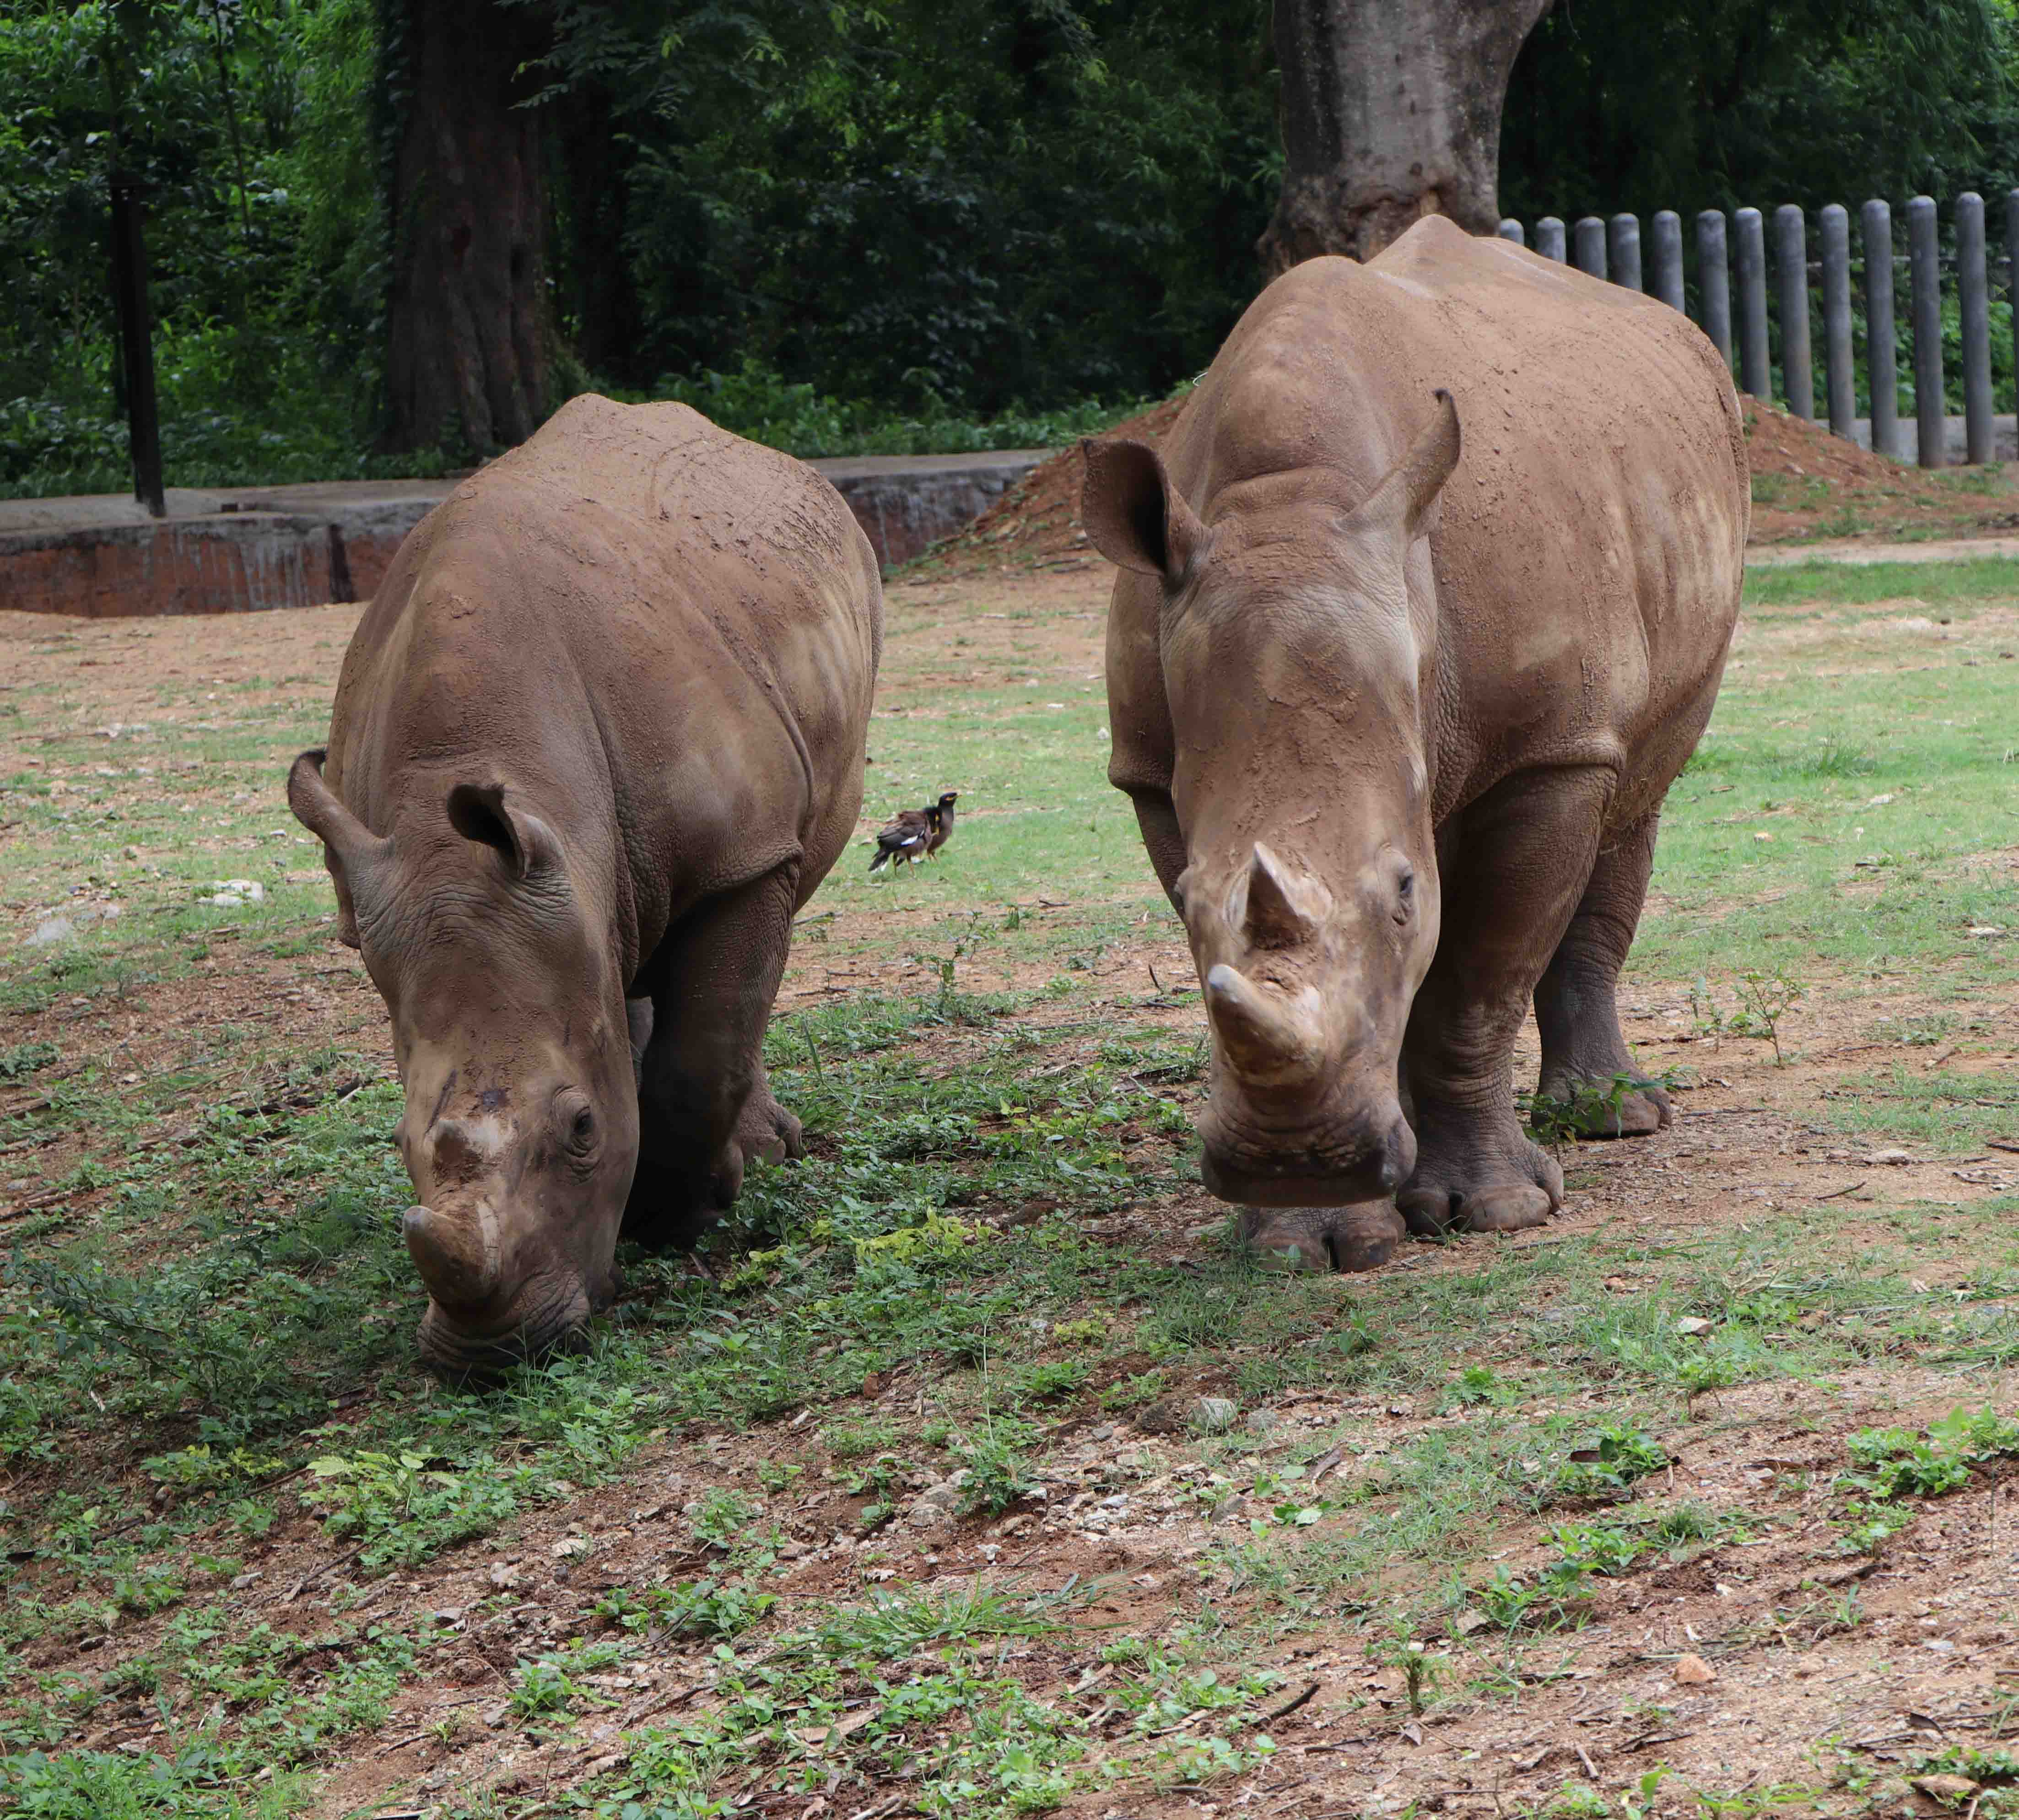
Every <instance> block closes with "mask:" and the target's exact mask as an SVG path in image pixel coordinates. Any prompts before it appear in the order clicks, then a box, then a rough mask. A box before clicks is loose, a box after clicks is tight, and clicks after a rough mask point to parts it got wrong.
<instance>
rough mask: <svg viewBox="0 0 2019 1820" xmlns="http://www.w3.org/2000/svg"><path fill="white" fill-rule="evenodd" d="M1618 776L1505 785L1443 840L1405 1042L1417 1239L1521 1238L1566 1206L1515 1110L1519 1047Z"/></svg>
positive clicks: (1410, 1204) (1408, 1192)
mask: <svg viewBox="0 0 2019 1820" xmlns="http://www.w3.org/2000/svg"><path fill="white" fill-rule="evenodd" d="M1612 782H1613V780H1612V776H1611V773H1610V772H1608V771H1604V770H1599V769H1597V768H1596V767H1579V768H1578V769H1575V770H1568V769H1567V770H1554V771H1537V772H1527V773H1523V774H1519V775H1517V776H1516V777H1513V778H1509V779H1507V780H1506V781H1505V782H1504V783H1502V784H1501V785H1499V786H1497V787H1496V788H1495V789H1493V790H1492V791H1490V792H1488V794H1487V795H1486V796H1484V797H1483V798H1481V799H1480V801H1479V802H1477V803H1474V804H1473V806H1472V807H1470V808H1469V809H1467V810H1465V811H1464V812H1463V814H1461V815H1459V816H1458V817H1455V818H1453V821H1452V824H1451V825H1448V826H1447V827H1446V828H1444V829H1443V830H1442V831H1441V834H1440V838H1439V840H1438V843H1437V844H1438V853H1437V862H1438V872H1439V873H1440V875H1441V885H1442V890H1443V899H1444V924H1443V929H1442V932H1441V934H1440V936H1439V937H1438V941H1437V958H1436V959H1434V961H1433V962H1432V963H1430V973H1428V975H1427V976H1426V977H1425V979H1424V981H1423V986H1422V988H1421V989H1420V990H1419V992H1418V993H1417V995H1416V999H1415V1005H1414V1006H1412V1009H1411V1011H1410V1013H1409V1027H1408V1034H1407V1035H1406V1037H1405V1039H1404V1042H1403V1049H1402V1060H1403V1067H1404V1069H1405V1072H1406V1075H1407V1079H1408V1088H1409V1096H1410V1102H1411V1106H1412V1123H1413V1125H1414V1127H1415V1133H1416V1169H1415V1174H1414V1175H1412V1176H1411V1177H1410V1178H1409V1180H1408V1182H1407V1183H1405V1184H1404V1186H1403V1187H1402V1190H1401V1192H1400V1193H1399V1194H1397V1195H1396V1197H1395V1204H1396V1206H1397V1209H1399V1210H1400V1212H1401V1215H1402V1216H1403V1218H1404V1219H1405V1220H1407V1221H1408V1225H1409V1228H1410V1230H1411V1231H1414V1232H1418V1233H1437V1232H1444V1231H1467V1232H1513V1231H1520V1230H1521V1229H1522V1228H1523V1227H1530V1226H1539V1225H1541V1224H1542V1222H1543V1221H1544V1220H1546V1219H1548V1218H1549V1216H1550V1214H1552V1213H1554V1212H1555V1211H1556V1210H1557V1208H1559V1207H1560V1206H1561V1205H1563V1198H1564V1176H1563V1171H1562V1170H1561V1169H1559V1168H1558V1167H1557V1165H1556V1162H1554V1160H1553V1158H1550V1156H1549V1155H1547V1154H1546V1152H1545V1151H1542V1150H1541V1149H1540V1148H1539V1147H1537V1146H1536V1145H1535V1144H1532V1143H1531V1142H1530V1141H1529V1139H1528V1136H1527V1134H1526V1133H1524V1132H1523V1130H1522V1129H1521V1119H1520V1118H1519V1117H1518V1115H1517V1114H1516V1112H1515V1110H1514V1094H1513V1082H1512V1079H1511V1071H1512V1066H1513V1052H1514V1040H1515V1038H1516V1037H1517V1035H1519V1034H1520V1032H1521V1026H1522V1024H1523V1023H1524V1021H1526V1019H1527V1017H1528V1006H1529V1001H1530V999H1531V997H1532V995H1534V992H1535V986H1536V982H1537V981H1539V980H1540V979H1541V977H1542V973H1543V971H1544V970H1545V969H1546V967H1547V966H1548V965H1549V963H1550V958H1551V957H1552V956H1553V955H1554V954H1555V953H1556V952H1557V946H1558V944H1559V943H1560V941H1562V938H1563V935H1564V930H1565V929H1566V928H1568V926H1569V924H1570V921H1571V915H1572V914H1573V913H1574V912H1575V910H1576V909H1577V907H1578V905H1579V901H1580V900H1581V899H1582V897H1583V895H1584V892H1585V887H1586V883H1587V881H1588V880H1589V877H1590V876H1591V870H1592V863H1593V858H1594V857H1595V856H1596V854H1597V847H1598V835H1599V828H1600V825H1601V822H1602V820H1603V818H1604V811H1605V806H1606V803H1607V802H1608V799H1609V798H1610V796H1611V791H1612Z"/></svg>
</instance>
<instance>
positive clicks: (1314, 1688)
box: [1262, 1681, 1318, 1725]
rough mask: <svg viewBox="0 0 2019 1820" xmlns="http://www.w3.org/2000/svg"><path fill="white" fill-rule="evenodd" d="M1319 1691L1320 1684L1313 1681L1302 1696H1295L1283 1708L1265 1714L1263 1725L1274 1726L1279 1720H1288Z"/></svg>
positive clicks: (1286, 1701) (1279, 1707)
mask: <svg viewBox="0 0 2019 1820" xmlns="http://www.w3.org/2000/svg"><path fill="white" fill-rule="evenodd" d="M1317 1692H1318V1683H1317V1682H1316V1681H1313V1682H1312V1683H1311V1684H1310V1686H1309V1687H1307V1688H1305V1689H1304V1691H1303V1692H1302V1693H1301V1694H1297V1695H1292V1697H1291V1698H1290V1699H1287V1700H1285V1702H1283V1703H1282V1705H1281V1706H1278V1707H1276V1708H1275V1709H1273V1710H1272V1711H1270V1712H1267V1713H1263V1715H1262V1723H1263V1724H1264V1725H1273V1724H1275V1723H1276V1721H1277V1720H1278V1719H1285V1718H1288V1717H1289V1715H1290V1714H1291V1713H1294V1712H1296V1709H1298V1708H1299V1706H1304V1705H1306V1704H1307V1703H1308V1702H1309V1701H1310V1699H1311V1697H1312V1696H1313V1695H1314V1694H1316V1693H1317Z"/></svg>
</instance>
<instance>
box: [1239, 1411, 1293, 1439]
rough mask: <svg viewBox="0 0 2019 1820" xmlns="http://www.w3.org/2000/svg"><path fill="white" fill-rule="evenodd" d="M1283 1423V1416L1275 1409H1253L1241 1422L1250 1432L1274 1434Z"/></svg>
mask: <svg viewBox="0 0 2019 1820" xmlns="http://www.w3.org/2000/svg"><path fill="white" fill-rule="evenodd" d="M1282 1425H1283V1419H1282V1417H1281V1416H1278V1414H1277V1413H1276V1412H1275V1411H1274V1410H1273V1409H1251V1410H1249V1412H1248V1419H1247V1420H1246V1421H1245V1423H1242V1424H1241V1426H1242V1427H1245V1429H1246V1430H1248V1432H1249V1434H1274V1432H1275V1431H1276V1430H1278V1428H1280V1427H1282Z"/></svg>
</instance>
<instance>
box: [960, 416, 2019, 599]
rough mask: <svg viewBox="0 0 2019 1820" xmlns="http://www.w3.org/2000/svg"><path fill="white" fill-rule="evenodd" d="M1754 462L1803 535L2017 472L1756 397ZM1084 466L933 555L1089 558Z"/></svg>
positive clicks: (1069, 561) (1760, 535) (1163, 423)
mask: <svg viewBox="0 0 2019 1820" xmlns="http://www.w3.org/2000/svg"><path fill="white" fill-rule="evenodd" d="M1183 403H1184V395H1183V393H1180V394H1179V395H1178V396H1177V397H1172V398H1166V399H1165V401H1163V403H1162V404H1158V405H1156V406H1154V408H1151V409H1150V410H1148V411H1144V413H1143V415H1141V416H1140V417H1134V418H1131V419H1129V421H1128V422H1126V423H1122V424H1118V425H1117V426H1115V429H1114V430H1111V432H1110V434H1111V435H1114V436H1125V437H1134V438H1136V440H1138V441H1141V442H1147V443H1149V444H1151V445H1152V446H1154V444H1156V443H1157V441H1158V439H1159V438H1160V437H1162V435H1163V434H1164V433H1165V431H1167V430H1169V428H1170V426H1171V425H1172V424H1173V422H1175V421H1176V418H1177V415H1178V411H1179V410H1180V408H1181V407H1182V406H1183ZM1744 404H1745V441H1746V448H1747V451H1748V453H1749V455H1750V456H1751V459H1752V462H1753V542H1755V543H1799V542H1803V540H1804V539H1806V538H1812V537H1829V538H1845V537H1875V538H1876V537H1898V536H1901V535H1908V536H1916V535H1919V536H1925V535H1932V534H1934V533H1936V532H1941V533H1945V534H1946V535H1952V536H1959V535H1960V536H1967V535H1970V534H1971V533H1973V532H1988V531H2006V530H2010V529H2011V528H2013V527H2014V526H2015V525H2019V484H2015V482H2014V477H2013V476H2012V475H2011V474H2010V473H2008V472H2006V470H2003V469H2000V468H1999V467H1996V466H1992V467H1985V468H1950V469H1946V470H1938V471H1932V472H1931V471H1930V470H1924V469H1920V468H1911V467H1903V466H1901V465H1900V463H1898V462H1895V461H1891V460H1889V459H1887V457H1886V456H1884V455H1874V454H1873V453H1872V451H1870V450H1869V449H1864V448H1859V447H1858V444H1855V443H1854V442H1848V441H1847V440H1844V439H1843V437H1836V436H1832V435H1831V434H1830V433H1829V430H1827V429H1826V428H1825V427H1824V426H1821V424H1816V423H1810V422H1804V421H1803V419H1800V418H1799V417H1795V416H1792V415H1789V413H1788V412H1787V411H1782V410H1781V409H1779V408H1777V407H1776V406H1774V405H1771V404H1761V403H1760V401H1758V400H1757V399H1756V398H1747V399H1745V401H1744ZM1085 471H1086V464H1085V462H1084V461H1083V460H1082V458H1081V455H1080V451H1079V448H1078V444H1075V445H1074V446H1073V447H1072V448H1067V449H1061V450H1060V451H1059V452H1058V453H1057V455H1053V457H1052V458H1051V459H1049V461H1046V462H1042V463H1041V464H1039V466H1037V467H1035V468H1034V469H1032V470H1031V472H1030V473H1028V474H1027V475H1026V476H1025V477H1024V479H1023V480H1020V481H1019V482H1018V483H1017V485H1016V486H1014V487H1013V488H1010V489H1009V491H1007V492H1006V493H1005V494H1004V495H1002V498H1001V499H998V500H997V501H996V502H995V504H994V505H993V506H991V507H990V508H989V509H988V511H986V512H985V513H983V514H982V515H981V517H979V518H978V519H977V520H975V521H974V523H973V524H971V525H970V526H969V527H968V528H967V529H966V531H962V532H961V533H960V534H959V535H958V536H956V537H952V538H948V539H947V540H946V541H945V542H944V543H942V544H941V545H939V546H937V549H936V551H935V556H936V557H937V558H938V559H939V560H943V561H944V562H945V563H946V564H948V566H949V567H951V568H952V571H954V572H955V573H956V574H973V573H976V572H977V571H983V570H990V569H1002V568H1010V569H1027V568H1046V567H1064V568H1074V567H1081V566H1082V565H1084V564H1089V563H1095V562H1098V561H1099V560H1100V558H1099V557H1098V556H1097V555H1096V553H1094V551H1093V549H1091V548H1090V547H1089V546H1088V543H1087V541H1086V532H1085V531H1083V530H1082V528H1081V526H1080V518H1079V494H1080V484H1081V481H1082V478H1083V477H1084V474H1085Z"/></svg>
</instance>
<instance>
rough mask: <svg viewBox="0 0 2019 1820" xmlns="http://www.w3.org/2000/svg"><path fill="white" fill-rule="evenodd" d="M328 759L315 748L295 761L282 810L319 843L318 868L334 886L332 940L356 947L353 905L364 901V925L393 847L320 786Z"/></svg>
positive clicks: (327, 787) (354, 906)
mask: <svg viewBox="0 0 2019 1820" xmlns="http://www.w3.org/2000/svg"><path fill="white" fill-rule="evenodd" d="M327 757H328V753H327V752H325V751H324V750H323V749H322V748H321V747H320V746H318V747H317V748H316V749H314V750H313V751H310V752H303V754H302V755H301V756H300V757H299V758H298V759H296V760H295V762H294V764H293V767H292V768H291V769H290V770H289V771H288V807H289V808H290V809H292V810H293V811H294V812H295V820H296V821H299V822H300V823H301V825H303V827H304V828H306V829H307V830H308V831H309V832H310V833H311V834H313V835H314V836H317V838H318V839H320V840H321V842H322V853H323V863H324V865H327V866H328V868H329V876H330V882H331V883H332V884H333V885H335V887H336V937H337V940H338V941H341V942H343V944H345V945H346V946H347V947H350V948H356V947H357V945H358V935H357V907H358V905H359V903H360V902H361V901H362V902H364V905H365V906H366V910H365V915H366V919H367V920H368V921H369V920H370V919H371V905H372V904H373V903H374V902H375V901H376V900H377V897H378V895H379V891H380V889H381V884H380V881H381V880H382V879H383V877H384V876H385V872H386V867H387V866H388V865H390V863H391V861H392V857H393V843H392V842H391V841H390V840H388V839H381V838H380V837H379V836H377V835H375V834H374V833H373V832H372V830H371V829H370V828H367V827H366V826H365V825H364V823H363V822H361V821H359V820H358V819H357V817H356V816H355V815H353V814H351V812H350V810H348V809H346V807H344V806H343V802H342V801H341V799H339V797H338V796H337V794H336V792H335V791H334V790H332V789H331V788H330V787H329V785H328V783H327V782H325V781H324V778H323V774H322V767H323V761H324V759H325V758H327Z"/></svg>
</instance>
